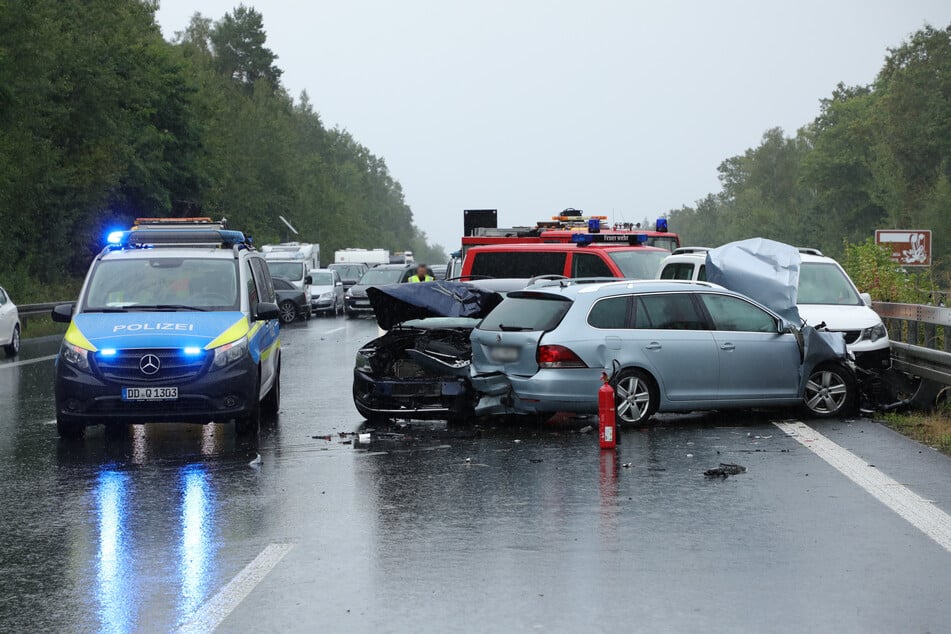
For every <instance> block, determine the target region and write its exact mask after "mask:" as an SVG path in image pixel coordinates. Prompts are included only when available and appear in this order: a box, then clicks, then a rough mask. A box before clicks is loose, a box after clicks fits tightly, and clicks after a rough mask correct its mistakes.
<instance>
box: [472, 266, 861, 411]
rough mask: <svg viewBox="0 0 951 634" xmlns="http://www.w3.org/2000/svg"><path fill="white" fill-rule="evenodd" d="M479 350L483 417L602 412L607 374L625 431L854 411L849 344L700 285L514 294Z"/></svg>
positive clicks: (574, 287)
mask: <svg viewBox="0 0 951 634" xmlns="http://www.w3.org/2000/svg"><path fill="white" fill-rule="evenodd" d="M471 341H472V372H473V387H475V389H476V390H478V391H480V392H481V393H482V394H483V396H482V398H481V400H480V403H479V406H477V408H476V412H477V413H480V414H492V413H503V412H507V413H529V414H530V413H547V412H560V411H567V412H580V413H595V412H597V406H598V402H597V396H598V388H599V386H600V384H601V380H600V379H601V374H602V372H608V373H609V374H612V375H613V380H612V383H613V385H614V388H615V393H616V394H615V396H616V398H615V401H616V408H617V409H616V411H617V416H618V417H619V420H620V421H621V422H622V423H638V422H642V421H644V420H646V419H647V418H649V417H650V416H651V415H652V414H654V413H655V412H676V411H691V410H704V409H727V408H746V407H765V406H787V405H797V404H804V405H805V407H806V408H807V409H808V411H809V413H810V414H811V415H813V416H817V417H828V416H835V415H839V414H843V413H844V412H845V411H846V409H847V408H849V407H850V406H851V404H852V403H853V402H854V400H855V392H856V384H855V379H854V376H853V374H852V371H851V368H850V367H849V365H848V364H847V362H846V351H845V343H844V341H843V340H842V338H841V336H840V335H838V334H837V333H836V334H832V333H819V332H817V331H815V330H814V329H812V328H811V327H805V328H802V329H800V328H798V327H795V326H792V325H790V324H789V323H787V322H786V321H785V320H784V319H783V318H782V317H780V316H779V315H777V314H776V313H774V312H773V311H771V310H769V309H767V308H765V307H764V306H762V305H760V304H758V303H756V302H755V301H753V300H751V299H750V298H748V297H746V296H744V295H740V294H739V293H734V292H731V291H728V290H726V289H724V288H722V287H719V286H716V285H713V284H707V283H702V282H699V283H684V282H670V281H638V282H633V281H620V282H610V283H589V284H571V283H568V282H567V281H562V282H559V283H557V284H555V285H550V286H548V287H542V288H539V289H537V290H525V291H520V292H515V293H509V295H508V296H507V297H506V299H505V300H504V301H503V302H502V303H501V304H500V305H499V306H498V307H496V308H495V310H493V311H492V312H491V313H490V314H489V315H488V316H487V317H486V318H485V319H484V320H483V322H482V323H481V324H480V325H479V327H478V328H477V329H475V330H474V331H473V332H472V336H471Z"/></svg>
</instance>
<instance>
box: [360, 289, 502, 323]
mask: <svg viewBox="0 0 951 634" xmlns="http://www.w3.org/2000/svg"><path fill="white" fill-rule="evenodd" d="M367 297H368V298H369V300H370V305H371V306H373V313H374V314H375V315H376V321H377V323H378V324H379V325H380V328H383V329H384V330H390V329H392V328H393V327H394V326H396V325H398V324H401V323H403V322H404V321H409V320H411V319H425V318H427V317H473V318H476V319H481V318H482V317H484V316H485V315H487V314H488V313H489V311H490V310H492V309H493V308H495V307H496V306H497V305H498V304H499V303H500V302H501V301H502V296H501V295H499V294H498V293H494V292H490V291H484V290H482V289H479V288H476V287H475V286H473V285H471V284H466V283H464V282H447V281H442V280H440V281H437V282H420V283H415V284H394V285H391V286H371V287H369V288H368V289H367Z"/></svg>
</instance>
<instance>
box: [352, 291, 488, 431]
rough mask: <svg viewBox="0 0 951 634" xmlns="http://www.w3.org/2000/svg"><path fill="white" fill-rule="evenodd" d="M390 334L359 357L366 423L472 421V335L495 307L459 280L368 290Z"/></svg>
mask: <svg viewBox="0 0 951 634" xmlns="http://www.w3.org/2000/svg"><path fill="white" fill-rule="evenodd" d="M367 296H368V297H369V298H370V303H371V304H372V305H373V310H374V313H375V314H376V317H377V323H378V324H379V325H380V327H381V328H384V329H387V330H389V332H387V333H386V334H384V335H382V336H380V337H378V338H376V339H374V340H373V341H371V342H369V343H368V344H366V345H365V346H363V347H362V348H361V349H360V350H359V351H358V352H357V358H356V365H355V367H354V370H353V402H354V405H355V406H356V408H357V411H359V412H360V414H361V415H362V416H364V417H365V418H367V419H368V420H386V419H392V418H416V419H446V420H460V419H465V418H469V417H471V416H472V415H473V412H474V405H475V401H476V396H475V391H474V390H473V389H472V384H471V382H470V380H469V366H470V364H471V362H472V347H471V344H470V343H469V334H470V333H471V332H472V329H473V328H475V326H476V325H477V324H478V323H479V320H480V319H481V318H482V316H483V315H484V314H486V313H487V312H489V311H490V310H492V308H494V307H495V306H496V305H497V304H498V303H499V302H500V301H501V299H502V298H501V296H500V295H498V293H495V292H491V291H486V290H483V289H480V288H477V287H474V286H472V285H470V284H464V283H458V282H443V281H440V282H431V283H417V284H401V285H398V286H391V287H380V288H370V289H368V291H367Z"/></svg>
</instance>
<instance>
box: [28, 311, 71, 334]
mask: <svg viewBox="0 0 951 634" xmlns="http://www.w3.org/2000/svg"><path fill="white" fill-rule="evenodd" d="M20 325H21V326H22V328H23V332H22V333H21V336H22V337H23V338H24V339H35V338H37V337H46V336H48V335H62V334H65V333H66V328H67V326H68V325H67V324H58V323H56V322H55V321H53V319H52V318H51V317H50V316H49V315H30V316H29V317H27V318H26V319H24V318H23V317H20Z"/></svg>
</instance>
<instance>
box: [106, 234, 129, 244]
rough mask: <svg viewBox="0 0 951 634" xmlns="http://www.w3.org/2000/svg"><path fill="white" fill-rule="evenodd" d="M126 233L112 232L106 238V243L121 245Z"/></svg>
mask: <svg viewBox="0 0 951 634" xmlns="http://www.w3.org/2000/svg"><path fill="white" fill-rule="evenodd" d="M127 233H129V232H128V231H112V232H110V233H109V235H107V236H106V242H108V243H109V244H122V240H123V238H125V236H126V234H127Z"/></svg>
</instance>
